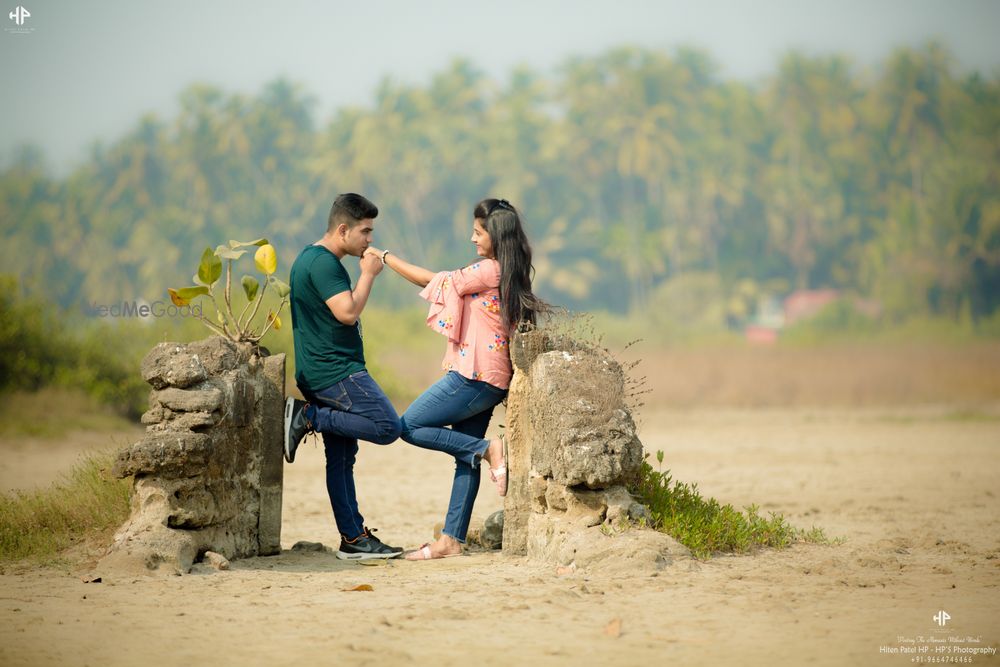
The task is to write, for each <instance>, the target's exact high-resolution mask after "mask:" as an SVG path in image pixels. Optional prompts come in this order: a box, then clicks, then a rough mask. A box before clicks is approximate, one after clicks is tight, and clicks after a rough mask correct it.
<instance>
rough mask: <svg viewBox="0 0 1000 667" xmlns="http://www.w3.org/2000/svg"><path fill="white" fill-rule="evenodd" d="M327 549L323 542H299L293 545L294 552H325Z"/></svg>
mask: <svg viewBox="0 0 1000 667" xmlns="http://www.w3.org/2000/svg"><path fill="white" fill-rule="evenodd" d="M325 549H326V547H324V546H323V543H322V542H306V541H305V540H299V541H298V542H296V543H295V544H293V545H292V551H324V550H325Z"/></svg>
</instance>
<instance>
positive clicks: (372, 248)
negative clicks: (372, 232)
mask: <svg viewBox="0 0 1000 667" xmlns="http://www.w3.org/2000/svg"><path fill="white" fill-rule="evenodd" d="M365 254H366V255H375V256H376V257H378V258H379V261H382V251H381V250H379V249H378V248H376V247H375V246H373V245H370V246H368V249H367V250H365Z"/></svg>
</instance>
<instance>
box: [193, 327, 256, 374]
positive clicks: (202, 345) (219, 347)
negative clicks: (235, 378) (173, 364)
mask: <svg viewBox="0 0 1000 667" xmlns="http://www.w3.org/2000/svg"><path fill="white" fill-rule="evenodd" d="M187 351H188V353H189V354H191V355H193V356H194V357H195V358H196V359H197V360H198V362H199V363H200V364H201V365H202V366H203V367H204V368H205V370H206V371H207V373H208V374H209V375H213V376H218V375H223V374H224V373H226V372H228V371H233V370H236V369H237V368H239V367H241V366H243V365H246V364H247V363H248V362H249V360H250V358H251V356H253V347H252V346H249V345H237V344H236V343H233V342H232V341H230V340H228V339H226V338H222V337H220V336H211V337H209V338H205V339H203V340H199V341H196V342H194V343H189V344H188V346H187Z"/></svg>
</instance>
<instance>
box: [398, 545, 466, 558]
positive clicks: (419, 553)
mask: <svg viewBox="0 0 1000 667" xmlns="http://www.w3.org/2000/svg"><path fill="white" fill-rule="evenodd" d="M461 555H462V553H461V552H459V553H457V554H438V555H437V556H435V555H434V554H433V553H431V544H430V542H424V545H423V546H422V547H420V548H419V549H416V550H414V551H411V552H410V553H408V554H406V555H405V556H403V559H404V560H435V559H437V558H451V557H452V556H461Z"/></svg>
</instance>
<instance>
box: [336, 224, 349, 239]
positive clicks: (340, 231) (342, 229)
mask: <svg viewBox="0 0 1000 667" xmlns="http://www.w3.org/2000/svg"><path fill="white" fill-rule="evenodd" d="M350 229H351V228H350V227H348V226H347V225H346V224H344V223H343V222H342V223H340V224H339V225H337V236H340V237H341V238H343V237H345V236H347V232H348V231H350Z"/></svg>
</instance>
